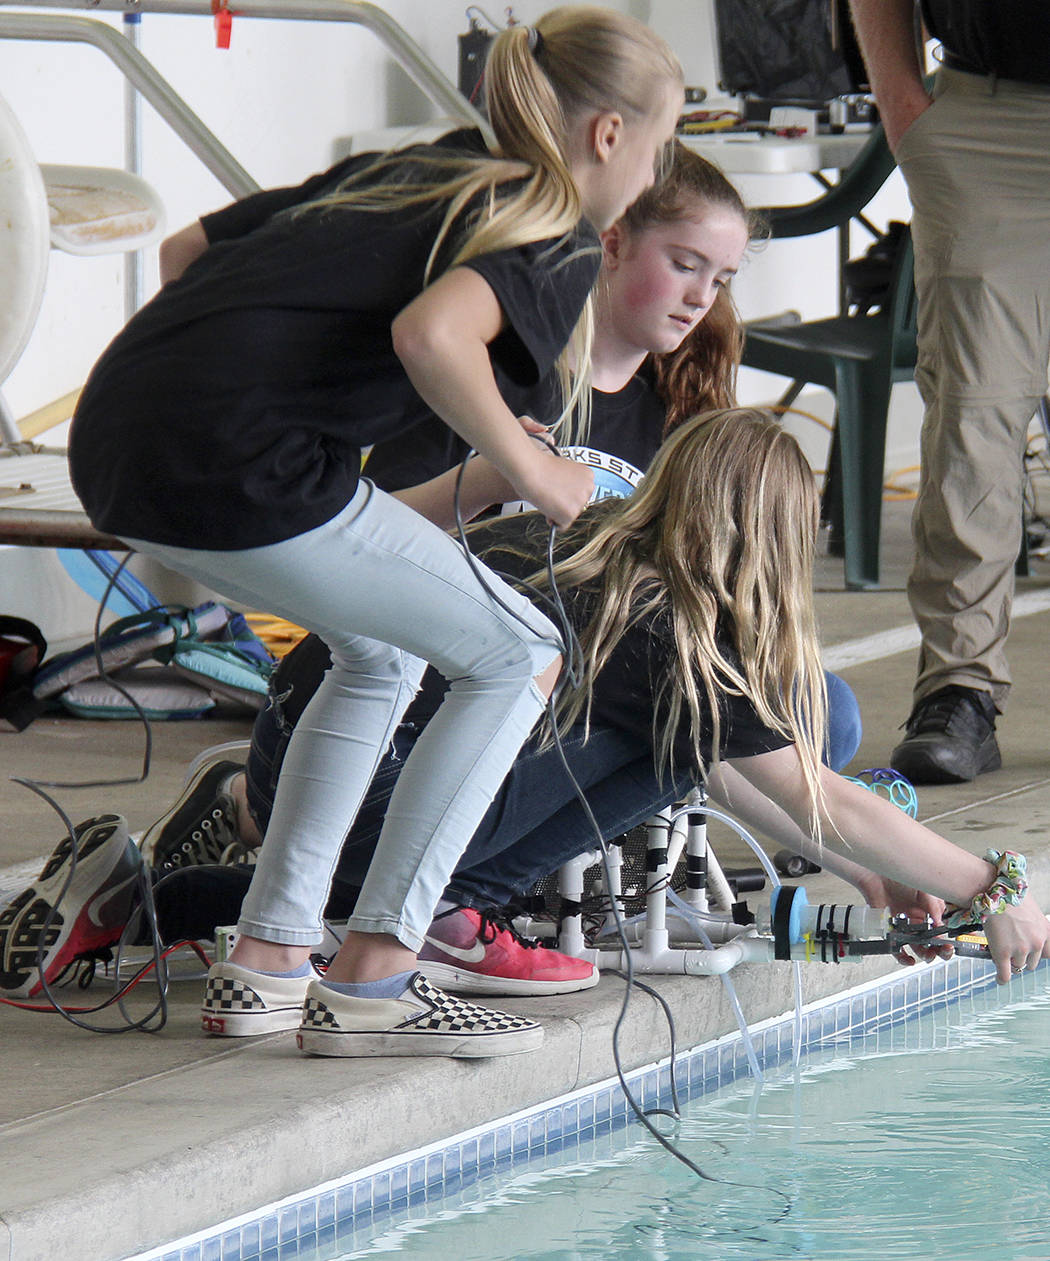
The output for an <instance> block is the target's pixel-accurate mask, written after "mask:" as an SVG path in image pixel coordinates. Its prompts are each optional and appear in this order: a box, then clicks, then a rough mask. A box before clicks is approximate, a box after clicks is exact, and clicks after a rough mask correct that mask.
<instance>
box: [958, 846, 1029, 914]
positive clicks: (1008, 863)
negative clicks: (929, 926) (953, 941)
mask: <svg viewBox="0 0 1050 1261" xmlns="http://www.w3.org/2000/svg"><path fill="white" fill-rule="evenodd" d="M984 857H985V860H986V861H987V862H990V863H991V864H992V866H993V867H994V868H995V879H994V880H993V881H992V883H991V885H990V886H989V887H988V888H987V889H985V891H984V892H983V893H979V894H978V895H977V896H976V897H975V898H974V900H973V901H972V902H971V903H970V905H969V906H968V907H961V906H951V905H948V906H946V907H945V916H944V919H943V927H944V928H949V929H951V928H965V927H968V926H970V925H977V926H980V925H981V924H983V923H984V921H985V920H986V919H987V918H988V916H989V915H1001V914H1002V913H1003V911H1005V910H1006V908H1007V907H1008V906H1020V904H1021V902H1022V900H1023V899H1024V895H1025V893H1026V892H1027V891H1028V880H1027V875H1028V860H1027V859H1026V858H1025V856H1024V855H1023V854H1015V853H1014V852H1013V851H1012V850H1009V849H1004V850H998V849H990V850H988V852H987V853H986V854H985V856H984Z"/></svg>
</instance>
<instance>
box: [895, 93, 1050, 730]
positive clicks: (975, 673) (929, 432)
mask: <svg viewBox="0 0 1050 1261" xmlns="http://www.w3.org/2000/svg"><path fill="white" fill-rule="evenodd" d="M898 159H899V162H900V167H901V170H902V172H903V174H904V177H905V179H906V181H907V184H908V190H909V193H910V195H911V201H912V206H913V218H912V233H913V237H914V241H915V283H916V288H917V292H918V298H919V365H918V369H917V372H916V380H917V382H918V385H919V390H920V392H921V394H922V397H923V402H924V404H925V416H924V420H923V430H922V444H921V455H922V473H921V478H920V489H919V498H918V502H917V503H916V506H915V513H914V517H913V523H912V529H913V535H914V540H915V550H916V560H915V566H914V569H913V570H912V574H911V577H910V579H909V582H908V598H909V600H910V602H911V606H912V611H913V613H914V615H915V619H916V621H917V623H918V625H919V629H920V630H921V632H922V647H921V649H920V655H919V674H918V681H917V683H916V687H915V698H916V699H919V698H920V697H922V696H925V695H927V694H929V693H930V692H932V691H935V690H936V689H938V688H941V687H944V686H945V685H946V684H948V683H958V684H963V685H965V686H968V687H976V688H980V689H983V690H985V691H989V692H991V693H992V696H993V697H994V698H995V701H996V703H997V704H998V705H999V706H1002V704H1003V702H1004V700H1005V698H1006V695H1007V693H1008V691H1009V688H1010V674H1009V670H1008V668H1007V664H1006V653H1005V644H1006V636H1007V631H1008V629H1009V621H1010V608H1011V603H1012V599H1013V586H1014V581H1013V573H1014V565H1015V562H1016V560H1017V555H1018V551H1019V549H1020V544H1021V498H1022V488H1023V477H1022V458H1023V453H1024V449H1025V436H1026V432H1027V429H1028V423H1029V421H1030V419H1031V417H1032V414H1033V412H1034V411H1035V408H1036V405H1037V403H1038V401H1039V399H1040V398H1041V397H1042V395H1043V394H1044V393H1045V392H1046V388H1047V360H1048V357H1050V88H1047V87H1044V86H1035V85H1028V84H1021V83H1015V82H1006V81H1003V80H999V81H998V82H997V83H993V82H992V81H991V80H989V79H985V78H983V77H979V76H976V75H969V74H963V73H960V72H958V71H952V70H947V69H942V70H941V71H940V73H939V75H938V86H937V92H936V100H935V102H934V104H933V105H932V106H931V108H930V109H928V110H927V111H926V112H925V113H924V114H921V115H920V116H919V118H918V119H917V120H916V121H915V123H913V124H912V126H911V127H910V128H909V129H908V131H907V132H905V134H904V137H903V139H902V141H901V144H900V147H899V150H898Z"/></svg>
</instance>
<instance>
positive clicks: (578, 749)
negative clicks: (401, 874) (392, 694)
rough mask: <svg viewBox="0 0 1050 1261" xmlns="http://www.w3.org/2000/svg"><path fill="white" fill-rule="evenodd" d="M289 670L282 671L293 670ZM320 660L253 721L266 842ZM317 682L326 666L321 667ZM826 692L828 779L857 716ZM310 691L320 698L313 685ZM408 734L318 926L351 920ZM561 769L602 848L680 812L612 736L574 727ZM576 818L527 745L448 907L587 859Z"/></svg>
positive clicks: (852, 735) (549, 759)
mask: <svg viewBox="0 0 1050 1261" xmlns="http://www.w3.org/2000/svg"><path fill="white" fill-rule="evenodd" d="M289 660H290V659H289V658H286V661H289ZM318 660H319V658H317V657H313V658H310V657H308V656H307V655H304V656H303V658H302V660H301V661H300V662H298V663H296V664H295V665H292V666H291V667H290V668H288V669H286V671H285V672H284V675H283V676H282V672H281V671H280V670H279V671H278V672H277V674H275V676H274V680H275V683H274V686H273V687H272V688H271V702H270V704H269V705H268V706H267V707H266V709H264V710H263V712H262V713H261V714H260V715H259V716H258V718H257V719H256V723H255V729H254V731H253V732H252V747H251V751H250V753H249V757H248V765H247V768H246V769H247V787H248V804H249V808H250V809H251V811H252V814H253V815H254V817H255V819H256V821H257V822H258V824H259V827H260V829H261V830H262V831H263V832H265V830H266V822H267V820H268V819H269V810H270V805H271V804H272V801H273V792H274V788H275V786H276V783H277V776H278V775H279V773H280V767H281V761H282V759H283V756H284V748H285V746H286V744H287V741H288V738H289V736H290V734H291V731H292V729H293V728H294V726H295V722H296V720H297V718H298V714H299V713H300V712H301V710H302V708H303V706H304V705H305V702H306V700H307V699H309V693H310V692H311V691H312V688H311V686H310V681H311V672H316V670H317V667H318ZM320 668H321V670H322V671H323V668H324V667H323V665H322V666H321V667H320ZM827 681H828V701H829V705H828V709H829V722H828V749H827V757H826V759H825V760H826V761H827V763H828V764H829V765H830V766H831V767H832V768H834V769H835V770H838V769H840V768H841V767H842V766H844V765H845V764H846V763H847V762H849V761H850V760H851V759H852V757H853V755H854V754H855V753H856V751H857V747H858V746H859V744H860V734H861V723H860V709H859V707H858V705H857V700H856V697H855V696H854V695H853V692H852V690H851V689H850V688H849V686H848V685H847V684H846V683H845V682H844V681H843V680H842V679H840V678H838V677H837V676H836V675H833V674H829V675H828V676H827ZM313 686H316V680H314V683H313ZM419 732H420V728H419V727H418V726H416V725H414V724H412V723H410V722H407V723H403V724H402V725H401V726H400V727H399V728H398V730H397V732H396V733H395V736H394V740H393V742H392V745H391V748H390V749H389V750H388V751H387V753H386V755H385V756H384V758H383V760H382V761H381V762H380V764H379V768H378V770H377V771H376V774H375V776H374V778H373V780H372V783H371V786H370V787H369V790H368V793H367V794H366V796H365V799H364V801H363V802H362V804H361V808H360V810H359V811H358V814H357V818H356V819H355V820H354V824H353V826H352V828H351V829H350V832H349V834H348V835H347V837H346V840H345V841H344V843H343V849H342V853H341V855H340V859H339V862H338V864H337V866H336V871H335V876H334V879H333V883H332V891H331V895H330V897H329V902H328V906H327V909H326V914H327V915H328V916H329V918H332V919H341V918H345V916H346V915H347V914H348V913H349V908H350V907H352V905H353V900H354V898H355V897H356V892H357V889H358V888H359V887H360V885H361V883H362V881H363V880H364V875H365V872H366V871H367V870H368V865H369V863H370V862H371V860H372V854H373V852H374V850H375V844H376V839H377V838H378V836H379V829H380V827H381V826H382V822H383V815H384V813H385V811H386V805H387V802H388V801H389V800H390V795H391V793H392V792H393V790H394V785H395V784H396V782H397V777H398V775H399V774H400V773H401V766H402V764H403V762H404V759H405V758H406V757H407V756H408V753H409V751H410V750H411V748H412V746H413V745H414V744H415V741H416V739H417V738H418V736H419ZM562 748H563V750H564V752H565V757H566V761H567V762H568V764H569V767H570V769H571V770H572V773H573V775H574V776H575V778H576V780H577V782H578V783H579V785H580V788H581V789H583V790H584V792H585V793H586V795H587V801H588V803H589V805H590V807H591V810H592V812H593V813H594V816H595V819H596V821H597V823H598V826H599V828H600V830H601V833H602V836H603V838H604V839H605V840H610V839H612V838H613V837H616V836H620V835H621V834H622V833H624V832H628V831H630V830H631V828H633V827H636V826H637V825H638V824H640V823H643V822H644V821H645V820H646V819H648V818H649V817H650V816H651V815H653V814H655V813H656V812H657V811H658V810H661V809H663V808H664V807H665V806H668V805H671V804H672V803H673V802H675V801H678V800H680V799H681V798H682V797H683V796H684V795H685V793H686V792H688V791H689V789H690V788H692V787H693V785H694V777H693V776H690V775H684V774H679V775H678V776H677V777H676V778H672V777H671V776H670V775H669V774H667V775H665V776H664V777H663V780H662V782H661V779H660V777H659V776H658V774H657V772H656V768H655V767H654V765H653V757H652V752H651V750H649V749H639V746H638V743H637V741H636V740H635V739H634V738H633V737H631V736H628V735H627V734H626V733H624V732H623V731H621V730H619V729H618V728H614V727H604V726H602V727H598V726H592V728H591V735H590V739H589V740H587V741H586V742H584V739H583V728H582V726H579V727H574V728H573V729H572V730H570V731H569V732H568V733H566V735H565V736H564V737H563V739H562ZM596 844H597V839H596V838H595V836H594V835H593V831H592V829H591V827H590V824H589V823H588V821H587V817H586V815H585V813H584V810H583V807H582V806H581V805H580V803H579V801H578V800H577V798H576V794H575V790H574V789H573V787H572V785H571V783H570V782H569V778H568V776H567V775H566V774H565V771H564V768H563V766H562V763H561V758H560V757H559V754H558V751H557V749H554V748H550V747H548V748H545V749H542V750H541V749H539V748H538V747H537V739H536V737H535V736H533V737H532V738H530V739H529V740H527V741H526V743H525V745H524V747H523V748H522V750H521V752H520V753H519V754H518V757H517V759H516V760H515V762H514V765H513V767H512V768H511V771H510V773H509V774H508V776H507V777H506V779H505V780H504V781H503V784H502V786H501V787H500V790H499V792H498V793H497V795H496V797H495V799H494V801H493V802H492V804H491V806H490V807H489V809H488V812H487V813H486V814H485V817H484V818H483V819H482V821H481V824H480V825H479V826H478V828H477V830H476V831H475V833H474V835H473V837H472V838H471V840H470V843H469V844H468V846H467V848H466V850H465V851H464V853H463V855H462V857H461V858H460V860H459V864H458V865H457V867H456V870H455V872H454V873H453V876H452V878H451V880H450V881H449V884H448V887H447V894H446V895H447V896H448V898H449V900H450V901H454V902H458V903H459V904H461V905H465V906H477V907H491V906H502V905H504V904H505V903H507V902H510V901H512V900H513V899H514V898H515V897H517V896H518V895H520V894H522V893H524V892H525V891H526V890H528V889H529V888H531V887H532V885H533V884H535V883H536V881H537V880H540V879H542V878H543V877H544V876H546V875H549V874H550V873H551V872H552V871H555V870H556V869H557V868H558V867H560V866H561V865H562V864H563V863H565V862H568V860H569V859H570V858H574V857H575V856H576V855H577V854H580V853H583V852H585V851H586V850H589V849H593V848H595V846H596Z"/></svg>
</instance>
